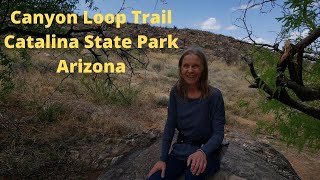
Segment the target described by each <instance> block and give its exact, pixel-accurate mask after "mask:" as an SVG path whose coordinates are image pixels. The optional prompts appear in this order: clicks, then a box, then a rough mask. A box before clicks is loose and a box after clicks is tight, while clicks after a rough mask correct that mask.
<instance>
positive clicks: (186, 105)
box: [148, 48, 225, 180]
mask: <svg viewBox="0 0 320 180" xmlns="http://www.w3.org/2000/svg"><path fill="white" fill-rule="evenodd" d="M224 125H225V111H224V102H223V98H222V94H221V92H220V90H219V89H217V88H214V87H211V86H209V85H208V64H207V60H206V57H205V55H204V53H203V52H202V51H201V50H200V49H198V48H191V49H188V50H186V51H185V52H184V53H183V55H182V56H181V58H180V60H179V81H178V82H177V84H176V85H175V86H174V87H173V88H172V89H171V92H170V99H169V107H168V118H167V122H166V125H165V128H164V134H163V139H162V149H161V157H160V161H158V162H157V163H156V164H155V165H154V166H153V168H152V169H151V170H150V172H149V174H148V179H149V180H155V179H168V180H174V179H177V178H178V177H179V176H181V175H182V174H184V176H185V179H205V177H206V176H207V175H213V174H214V173H216V172H217V171H218V170H219V167H220V162H219V158H218V148H219V147H220V144H221V143H222V141H223V138H224ZM175 129H177V130H178V132H179V133H178V138H177V142H175V143H174V144H173V146H172V151H171V152H170V154H169V149H170V146H171V142H172V139H173V136H174V133H175Z"/></svg>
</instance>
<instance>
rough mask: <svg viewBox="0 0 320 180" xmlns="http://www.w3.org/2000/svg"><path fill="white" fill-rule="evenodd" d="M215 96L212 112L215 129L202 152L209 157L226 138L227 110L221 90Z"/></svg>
mask: <svg viewBox="0 0 320 180" xmlns="http://www.w3.org/2000/svg"><path fill="white" fill-rule="evenodd" d="M214 91H215V92H214V94H213V102H214V103H213V104H214V105H213V106H212V107H210V108H213V109H212V110H211V113H212V114H211V117H210V118H211V119H210V120H211V122H212V124H211V126H212V129H213V134H212V136H211V138H210V139H209V140H208V142H207V143H206V144H205V145H203V146H202V147H201V150H202V151H203V152H204V153H205V154H206V155H207V156H208V155H209V154H211V153H212V152H214V151H215V150H216V149H218V147H219V146H220V144H221V143H222V141H223V138H224V125H225V122H226V120H225V110H224V101H223V97H222V94H221V92H220V90H218V89H214Z"/></svg>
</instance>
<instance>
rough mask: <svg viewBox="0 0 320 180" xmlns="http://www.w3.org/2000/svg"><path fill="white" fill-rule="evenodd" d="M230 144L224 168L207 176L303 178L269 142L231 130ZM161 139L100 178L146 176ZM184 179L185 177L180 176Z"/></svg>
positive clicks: (121, 179) (137, 178)
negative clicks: (214, 174)
mask: <svg viewBox="0 0 320 180" xmlns="http://www.w3.org/2000/svg"><path fill="white" fill-rule="evenodd" d="M226 140H227V141H229V143H230V144H229V148H228V150H227V152H226V154H225V155H224V157H223V160H222V163H221V170H220V171H219V173H217V174H216V176H215V177H209V178H208V179H212V180H213V179H214V180H217V179H221V180H222V179H229V180H235V179H274V180H277V179H279V180H281V179H300V178H299V177H298V175H297V174H296V172H295V171H294V169H293V168H292V167H291V165H290V163H289V162H288V161H287V159H286V158H285V157H284V156H283V155H282V154H281V153H279V152H278V151H276V150H275V149H273V148H272V147H271V146H270V145H267V144H264V143H261V142H259V141H257V140H255V139H254V138H252V137H250V136H248V135H245V134H243V133H240V132H232V133H229V134H228V136H227V138H226ZM160 145H161V141H160V139H159V140H157V141H156V142H155V143H154V144H152V145H151V146H149V147H147V148H145V149H141V150H138V151H135V152H134V153H132V154H130V155H128V156H126V157H124V158H122V159H120V160H119V161H117V163H116V164H114V165H113V166H111V167H110V168H108V169H107V170H106V172H105V173H104V174H102V175H101V176H100V177H99V178H98V179H100V180H109V179H117V180H140V179H146V175H147V174H148V172H149V170H150V169H151V167H152V166H153V165H154V163H155V162H156V161H157V160H158V159H159V154H160ZM180 179H183V178H180Z"/></svg>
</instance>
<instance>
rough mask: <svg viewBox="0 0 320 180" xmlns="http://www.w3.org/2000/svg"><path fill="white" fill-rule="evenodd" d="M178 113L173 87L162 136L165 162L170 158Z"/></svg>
mask: <svg viewBox="0 0 320 180" xmlns="http://www.w3.org/2000/svg"><path fill="white" fill-rule="evenodd" d="M176 118H177V113H176V94H175V88H172V89H171V92H170V97H169V105H168V117H167V122H166V125H165V127H164V132H163V137H162V148H161V157H160V159H161V160H162V161H164V162H166V160H167V159H168V153H169V150H170V146H171V142H172V139H173V136H174V131H175V128H176V125H177V120H176Z"/></svg>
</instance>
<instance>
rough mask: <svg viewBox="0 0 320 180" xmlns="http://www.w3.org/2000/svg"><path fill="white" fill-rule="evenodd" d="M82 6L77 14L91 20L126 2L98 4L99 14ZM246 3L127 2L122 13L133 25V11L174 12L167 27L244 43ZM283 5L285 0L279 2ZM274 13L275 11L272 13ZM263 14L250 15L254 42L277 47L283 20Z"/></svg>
mask: <svg viewBox="0 0 320 180" xmlns="http://www.w3.org/2000/svg"><path fill="white" fill-rule="evenodd" d="M80 1H81V3H80V5H79V6H78V9H77V12H78V13H79V14H80V15H81V14H83V11H89V16H91V17H92V16H93V15H94V14H96V13H101V14H108V13H112V14H116V13H117V12H118V11H119V9H120V7H121V5H122V3H123V1H122V0H95V6H96V7H98V8H99V9H98V10H97V11H93V10H89V9H88V8H87V7H86V5H85V3H84V1H85V0H80ZM247 2H248V1H246V0H197V1H196V0H167V3H166V4H163V3H162V2H161V0H158V2H157V0H126V1H125V4H124V7H125V9H124V10H123V11H121V13H124V14H126V15H127V22H133V15H132V14H131V11H132V10H140V11H142V13H158V14H161V11H162V10H171V11H172V24H166V25H163V26H166V27H173V26H176V27H177V28H179V29H183V28H189V29H199V30H203V31H209V32H212V33H215V34H222V35H226V36H231V37H234V38H237V39H243V38H245V37H246V36H247V34H246V31H245V30H243V29H241V28H239V27H237V26H235V24H239V22H238V23H237V21H236V19H237V18H239V17H240V11H239V9H242V8H243V7H246V6H247ZM277 2H279V3H282V2H283V1H282V0H279V1H277ZM270 10H271V11H270ZM264 11H267V12H268V13H261V12H260V7H256V8H253V9H251V10H250V11H249V12H248V16H247V20H248V24H249V25H250V26H251V27H252V30H253V34H254V35H255V36H254V38H255V40H256V41H257V42H260V43H268V44H273V43H274V42H275V39H276V35H277V32H279V31H280V29H281V23H279V22H278V21H277V20H276V19H275V18H277V17H282V12H281V9H280V8H279V7H274V8H273V9H272V8H270V6H264Z"/></svg>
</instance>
